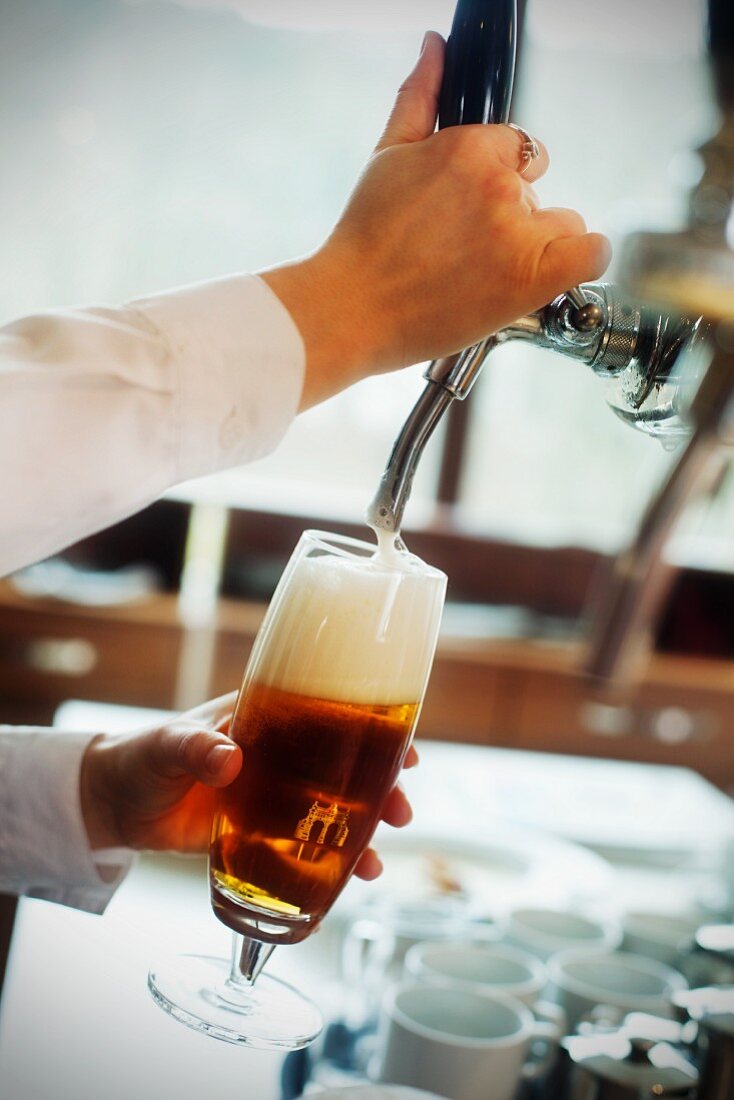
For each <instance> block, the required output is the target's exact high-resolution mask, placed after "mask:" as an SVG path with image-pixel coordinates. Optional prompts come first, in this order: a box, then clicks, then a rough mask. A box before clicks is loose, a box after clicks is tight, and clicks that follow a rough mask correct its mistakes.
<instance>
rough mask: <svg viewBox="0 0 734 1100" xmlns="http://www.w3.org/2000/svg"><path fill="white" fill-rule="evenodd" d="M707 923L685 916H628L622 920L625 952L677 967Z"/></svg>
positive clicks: (648, 914) (645, 914)
mask: <svg viewBox="0 0 734 1100" xmlns="http://www.w3.org/2000/svg"><path fill="white" fill-rule="evenodd" d="M705 923H706V921H705V919H704V918H703V917H694V916H691V915H685V914H677V913H648V912H642V911H635V912H630V913H626V914H625V916H624V917H623V918H622V927H623V929H624V950H625V951H632V952H633V953H635V954H637V955H645V956H646V957H647V958H648V959H657V961H658V962H661V963H665V964H666V965H667V966H675V965H676V964H679V963H680V961H681V955H682V954H683V953H684V952H685V949H686V946H687V944H688V943H689V942H690V941H691V940H692V939H693V936H694V935H695V933H696V932H697V931H698V929H699V928H700V927H701V925H703V924H705Z"/></svg>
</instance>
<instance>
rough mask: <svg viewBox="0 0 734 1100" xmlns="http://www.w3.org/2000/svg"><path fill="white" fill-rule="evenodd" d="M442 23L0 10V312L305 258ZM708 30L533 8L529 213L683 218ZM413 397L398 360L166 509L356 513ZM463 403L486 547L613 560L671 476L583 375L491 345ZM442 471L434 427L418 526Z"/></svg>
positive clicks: (274, 3) (48, 7) (472, 487)
mask: <svg viewBox="0 0 734 1100" xmlns="http://www.w3.org/2000/svg"><path fill="white" fill-rule="evenodd" d="M453 7H454V5H453V0H448V2H446V0H431V2H428V3H425V4H424V5H405V6H401V5H388V4H385V5H381V4H376V2H375V0H369V2H368V0H364V2H362V0H360V2H359V3H357V0H350V3H348V4H347V5H345V4H344V2H343V0H340V2H339V3H330V2H329V0H323V2H319V0H316V2H315V3H313V4H308V5H304V4H302V3H300V2H290V3H289V2H288V0H267V3H266V2H265V0H222V2H221V3H217V2H216V0H199V2H198V3H197V2H195V0H181V2H180V3H175V2H173V0H170V2H160V0H138V2H125V0H24V3H22V4H13V3H6V4H0V20H1V21H2V34H1V35H0V58H1V62H0V97H1V100H2V103H3V108H2V112H1V113H0V144H1V145H2V148H3V149H4V150H5V157H4V168H3V172H2V173H1V174H0V239H1V240H2V242H3V256H4V257H5V262H4V263H3V264H2V265H0V313H2V315H3V316H5V317H10V316H12V315H15V314H19V313H27V312H31V311H35V310H38V309H46V308H49V307H62V306H69V305H75V304H79V303H90V302H92V303H99V302H107V303H110V302H112V303H116V302H122V301H125V300H127V299H130V298H132V297H136V296H140V295H142V294H145V293H147V292H151V291H157V290H161V289H163V288H165V287H170V286H174V285H176V284H181V283H185V282H187V281H193V280H199V279H204V278H207V277H210V276H216V275H220V274H223V273H226V272H229V271H234V270H243V269H258V268H262V267H264V266H267V265H269V264H273V263H276V262H278V261H280V260H284V259H286V258H289V257H292V256H294V255H298V254H302V253H305V252H308V251H309V250H311V249H313V248H314V247H316V246H317V245H318V244H319V243H320V242H321V241H322V240H323V239H324V237H325V235H326V234H327V233H328V231H329V229H330V228H331V226H332V225H333V223H334V221H335V219H336V218H337V217H338V214H339V212H340V210H341V208H342V206H343V204H344V202H345V200H346V198H347V196H348V193H349V189H350V187H351V186H352V185H353V183H354V180H355V179H356V177H357V174H358V172H359V170H360V168H361V166H362V164H363V163H364V161H365V159H366V157H367V156H368V155H369V152H370V150H371V149H372V147H373V145H374V143H375V141H376V140H377V138H378V136H379V133H380V130H381V128H382V126H383V124H384V120H385V118H386V116H387V113H388V111H389V108H390V105H391V101H392V98H393V95H394V90H395V88H396V87H397V86H398V84H399V83H400V81H401V79H402V78H403V76H404V74H405V73H406V72H407V71H408V70H409V69H410V67H411V66H412V64H413V63H414V59H415V55H416V53H417V48H418V45H419V42H420V29H422V25H423V24H424V23H425V24H426V25H434V26H437V27H439V28H440V29H442V30H444V31H447V29H448V26H449V25H450V20H451V15H452V12H453ZM394 8H399V9H400V10H399V11H394V10H393V9H394ZM408 9H410V10H409V11H408ZM253 20H256V21H253ZM702 21H703V5H702V4H699V3H696V2H695V0H681V2H680V3H676V4H675V5H672V6H671V5H670V4H669V3H668V2H667V0H650V2H649V3H645V4H640V3H639V2H638V0H636V2H634V3H633V2H632V0H619V2H618V3H616V4H615V5H613V6H610V5H609V4H608V3H602V2H601V0H583V2H582V0H535V3H534V4H531V6H530V8H529V15H528V21H527V34H526V38H525V46H524V58H523V65H522V69H521V72H520V76H519V81H518V97H517V100H516V107H515V117H516V118H517V119H518V120H520V121H521V122H522V124H523V125H524V126H526V127H527V128H529V129H530V130H532V131H533V132H536V133H537V134H538V135H539V136H541V137H542V138H543V139H544V140H545V141H546V142H547V144H548V145H549V146H550V148H551V151H552V156H553V166H552V169H551V172H550V173H549V175H548V177H547V180H545V181H544V182H543V183H542V185H541V186H540V188H539V191H540V194H541V198H542V201H543V202H544V203H546V204H553V205H564V206H575V207H577V208H578V209H580V210H581V211H582V212H584V214H585V215H586V216H587V220H588V222H589V224H590V225H592V226H593V227H594V228H598V229H601V230H604V231H606V232H608V233H610V234H611V235H612V236H613V237H615V238H618V237H619V236H620V235H621V234H622V233H624V232H625V231H627V230H628V229H629V228H631V227H633V226H636V225H640V224H646V225H655V224H670V223H672V222H675V221H676V219H678V218H679V217H680V216H681V214H682V209H683V205H682V202H683V198H684V195H685V188H686V186H687V183H688V180H689V178H690V177H689V167H690V151H691V149H692V148H693V147H694V146H695V144H696V143H697V142H699V141H700V140H701V139H702V138H703V137H704V136H705V135H706V134H707V133H708V132H710V129H711V126H712V121H713V118H712V109H711V106H710V97H709V92H708V87H707V83H706V79H705V68H704V65H703V61H702V48H703V47H702ZM268 23H269V24H270V25H266V24H268ZM304 28H311V29H304ZM477 277H478V278H486V279H488V280H490V279H491V278H492V272H491V271H487V272H477ZM420 387H421V379H420V369H417V368H416V369H413V370H411V371H409V372H406V373H405V374H404V375H403V376H402V377H400V378H390V379H384V378H383V379H376V380H371V381H369V382H365V383H363V384H362V385H361V386H359V387H356V388H355V389H354V390H352V391H350V392H348V393H345V394H343V395H342V396H340V397H339V398H337V399H335V400H333V401H332V402H330V403H328V404H327V405H324V406H321V407H319V408H317V409H314V410H313V411H311V412H309V413H308V414H306V415H305V416H303V417H301V418H300V419H299V421H298V422H297V423H296V424H295V425H294V427H293V429H292V431H291V432H290V434H289V436H288V438H287V439H286V440H285V442H284V443H283V445H282V446H281V447H280V449H279V450H278V452H277V453H276V454H274V455H273V456H271V457H269V458H267V459H265V460H264V461H262V462H260V463H257V464H255V465H254V466H252V467H248V468H246V469H243V470H237V471H232V472H229V473H226V474H223V475H220V476H218V477H216V478H210V479H207V480H206V481H205V482H199V483H197V484H195V485H190V486H186V487H184V488H183V489H182V490H179V491H178V492H177V494H176V495H178V496H181V495H183V496H186V497H189V498H191V499H208V500H218V501H220V502H223V503H227V504H232V505H240V506H243V507H257V508H262V507H263V506H267V505H271V506H273V507H275V508H277V509H279V510H281V511H282V510H288V509H290V508H293V509H294V510H299V511H300V510H303V509H304V507H305V508H309V509H311V510H312V511H316V512H319V511H321V512H322V514H332V515H337V516H338V515H341V514H343V515H345V516H349V517H350V518H353V517H354V516H356V515H359V514H360V513H361V511H362V509H363V508H364V505H365V504H366V502H367V500H368V499H369V498H370V497H371V495H372V493H373V491H374V489H375V487H376V484H377V480H378V478H379V476H380V473H381V471H382V468H383V465H384V463H385V460H386V459H387V456H388V453H389V450H390V446H391V444H392V442H393V439H394V437H395V434H396V432H397V430H398V429H399V427H400V426H401V424H402V422H403V420H404V418H405V416H406V415H407V412H408V410H409V408H410V406H411V404H412V402H413V401H414V399H415V398H416V397H417V395H418V393H419V391H420ZM471 406H472V407H471V409H470V416H469V423H470V430H469V433H468V437H467V440H466V445H465V448H464V452H463V457H462V469H461V476H460V479H459V495H458V507H457V509H456V513H455V514H456V516H458V517H459V518H460V519H461V520H462V522H463V523H464V524H465V525H467V526H468V527H470V528H471V529H473V530H474V531H476V532H479V533H482V534H485V535H486V536H488V537H501V538H508V539H511V540H515V541H519V542H533V543H536V544H540V545H554V544H555V545H563V544H571V543H572V544H576V545H586V546H590V547H598V548H602V549H608V548H613V547H615V546H617V545H618V544H619V543H620V542H621V541H623V540H624V539H625V538H626V537H627V536H628V535H629V533H630V531H631V530H632V528H633V525H634V523H635V522H636V519H637V517H638V515H639V513H640V511H641V508H642V506H643V504H644V500H645V498H646V496H647V495H648V494H649V493H650V492H651V491H652V489H653V488H654V486H655V485H656V484H657V483H658V481H659V480H660V478H661V477H662V476H663V475H664V473H665V470H666V468H667V466H668V464H669V462H670V457H669V456H668V455H666V453H665V452H664V451H662V450H661V449H660V447H659V445H658V444H656V443H655V442H653V441H651V440H648V439H646V438H643V437H641V436H638V435H636V434H635V433H633V432H632V431H630V430H629V429H628V428H626V427H625V426H623V425H622V424H621V423H619V422H618V421H616V420H615V418H614V416H613V415H612V414H611V413H610V412H609V411H608V410H607V409H606V407H605V406H604V402H603V397H602V393H601V392H600V387H598V385H597V383H596V382H595V380H594V378H593V377H592V376H591V375H590V373H589V372H585V370H584V368H583V367H581V366H579V365H577V364H574V363H572V362H566V361H563V360H560V359H559V358H558V357H556V356H553V355H550V354H548V353H543V352H540V351H533V350H532V349H530V350H529V349H528V348H526V347H521V346H516V347H510V348H506V349H504V350H502V351H501V352H499V353H497V354H496V356H495V358H494V360H493V362H492V363H491V365H490V366H489V367H488V369H487V370H486V371H485V376H484V377H483V379H482V381H481V383H480V385H479V387H478V388H477V390H476V392H475V394H474V395H473V396H472V398H471ZM440 460H441V438H440V437H439V438H436V439H435V440H434V441H433V443H432V445H431V447H430V449H429V451H428V453H427V455H426V457H425V459H424V462H423V465H422V467H421V469H420V471H419V476H418V479H417V483H416V489H415V499H414V503H413V505H412V506H411V513H410V515H409V518H410V519H412V520H413V522H415V520H416V517H420V516H422V515H425V514H426V513H427V511H428V510H430V506H431V502H432V501H433V500H434V498H435V494H436V491H437V484H438V474H439V465H440ZM731 495H732V494H731V493H729V494H728V497H727V495H726V494H724V495H723V496H722V498H721V499H720V500H719V501H718V502H717V504H716V506H715V507H713V508H710V509H708V512H709V515H708V516H707V517H705V530H706V531H707V532H708V534H709V535H711V536H712V537H714V536H718V535H719V534H726V533H727V532H728V531H729V530H730V527H731V525H730V522H729V517H730V515H731V507H730V502H731ZM690 522H691V523H693V522H694V521H693V520H691V521H690ZM701 522H702V520H701V517H700V516H698V517H697V518H696V520H695V523H696V524H697V525H699V526H700V523H701Z"/></svg>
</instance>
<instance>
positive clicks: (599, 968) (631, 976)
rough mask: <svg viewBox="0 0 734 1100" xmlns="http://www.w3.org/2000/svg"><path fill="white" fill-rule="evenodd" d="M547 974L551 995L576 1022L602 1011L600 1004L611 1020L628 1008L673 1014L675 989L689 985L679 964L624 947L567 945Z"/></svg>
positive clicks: (636, 1010) (660, 1014)
mask: <svg viewBox="0 0 734 1100" xmlns="http://www.w3.org/2000/svg"><path fill="white" fill-rule="evenodd" d="M548 976H549V978H550V986H549V994H548V995H549V998H550V999H552V1000H554V1001H555V1002H556V1003H557V1004H559V1005H560V1006H561V1008H562V1009H563V1010H564V1012H565V1013H566V1017H567V1019H568V1023H569V1025H570V1027H571V1028H575V1027H576V1025H577V1024H578V1023H579V1022H580V1021H581V1020H583V1019H585V1018H587V1017H589V1016H590V1015H598V1014H599V1013H598V1009H599V1007H600V1006H602V1007H603V1009H604V1010H605V1011H604V1012H602V1013H601V1015H604V1016H605V1017H606V1018H607V1019H609V1021H610V1022H612V1023H616V1022H618V1021H621V1020H622V1019H623V1017H624V1016H626V1015H627V1013H629V1012H648V1013H651V1014H652V1015H654V1016H667V1017H671V1016H672V1015H673V1010H672V1008H671V1004H670V998H671V996H672V994H673V993H675V992H676V991H677V990H680V989H687V988H688V983H687V981H686V979H685V978H684V977H683V975H682V974H679V973H678V971H677V970H673V969H672V968H671V967H669V966H664V965H663V963H659V962H656V961H655V960H654V959H646V958H645V957H644V956H642V955H631V954H628V953H626V952H623V951H616V952H614V953H613V954H605V953H603V952H588V953H586V952H585V953H583V954H582V953H581V952H579V951H562V952H561V953H560V954H558V955H554V956H553V958H552V959H550V961H549V962H548ZM595 1010H596V1011H595Z"/></svg>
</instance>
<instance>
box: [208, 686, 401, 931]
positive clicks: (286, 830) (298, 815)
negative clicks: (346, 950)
mask: <svg viewBox="0 0 734 1100" xmlns="http://www.w3.org/2000/svg"><path fill="white" fill-rule="evenodd" d="M417 714H418V704H417V703H404V704H390V705H385V706H380V705H378V704H350V703H342V702H334V701H332V700H330V699H313V698H310V697H309V696H306V695H295V694H293V693H291V692H287V691H281V690H279V689H278V688H273V687H264V686H262V685H260V684H252V685H250V688H249V690H248V692H247V696H246V698H245V699H244V700H243V702H242V705H241V707H240V708H239V710H238V712H237V716H236V718H235V720H234V723H233V726H232V731H231V735H232V737H233V738H234V739H235V741H237V743H238V744H239V745H240V746H241V747H242V750H243V753H244V757H245V767H244V768H243V769H242V772H241V773H240V776H239V778H238V779H237V780H236V782H235V783H233V784H232V786H231V787H230V788H228V790H227V791H226V792H225V793H224V797H223V800H222V802H221V805H220V814H219V819H218V822H217V828H216V832H215V837H214V842H213V845H212V850H211V875H212V883H213V887H214V890H213V904H214V907H215V910H216V912H217V915H218V916H220V917H221V919H223V920H224V921H225V923H226V924H228V925H230V927H232V928H234V929H235V931H241V930H242V919H243V916H244V914H243V912H242V906H243V904H244V906H245V907H246V908H247V909H249V910H250V913H249V914H248V916H249V917H250V919H251V918H252V916H254V915H255V911H257V913H259V915H260V916H261V917H262V918H264V919H265V921H266V923H268V924H273V925H274V926H275V927H274V928H273V929H272V931H271V934H272V936H273V940H274V941H275V942H277V943H297V942H298V941H299V940H301V939H303V938H304V937H305V936H307V935H309V933H310V932H312V931H313V929H314V926H315V925H317V924H318V923H319V921H320V920H321V919H322V918H323V916H324V914H325V913H326V912H327V911H328V910H329V908H330V907H331V905H332V903H333V902H334V900H335V898H336V897H337V895H338V894H339V892H340V890H341V889H342V887H343V886H344V884H345V883H346V881H347V879H348V878H349V876H350V875H351V873H352V871H353V870H354V866H355V864H356V862H357V860H358V859H359V857H360V855H361V854H362V852H363V851H364V850H365V848H366V847H367V846H368V844H369V841H370V837H371V836H372V833H373V832H374V830H375V827H376V825H377V822H378V819H379V816H380V809H381V807H382V804H383V802H384V801H385V798H386V796H387V794H388V793H389V791H390V790H391V789H392V787H393V786H394V784H395V781H396V779H397V776H398V773H399V771H400V768H401V766H402V762H403V758H404V756H405V753H406V751H407V749H408V745H409V744H410V738H411V734H412V732H413V726H414V724H415V719H416V717H417ZM276 929H278V930H276Z"/></svg>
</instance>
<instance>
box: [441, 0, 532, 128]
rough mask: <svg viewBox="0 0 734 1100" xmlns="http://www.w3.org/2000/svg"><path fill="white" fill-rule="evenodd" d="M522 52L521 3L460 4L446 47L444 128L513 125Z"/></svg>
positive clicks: (469, 0)
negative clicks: (519, 48) (512, 108)
mask: <svg viewBox="0 0 734 1100" xmlns="http://www.w3.org/2000/svg"><path fill="white" fill-rule="evenodd" d="M516 50H517V0H459V3H458V5H457V8H456V14H455V16H454V22H453V26H452V28H451V35H450V37H449V40H448V43H447V46H446V65H445V69H444V77H443V85H442V87H441V100H440V108H439V122H438V125H439V128H440V129H443V128H444V127H445V126H461V125H463V124H466V123H483V122H507V120H508V118H509V117H510V103H511V102H512V86H513V84H514V80H515V56H516Z"/></svg>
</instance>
